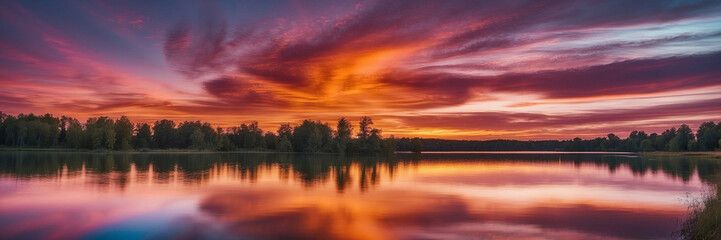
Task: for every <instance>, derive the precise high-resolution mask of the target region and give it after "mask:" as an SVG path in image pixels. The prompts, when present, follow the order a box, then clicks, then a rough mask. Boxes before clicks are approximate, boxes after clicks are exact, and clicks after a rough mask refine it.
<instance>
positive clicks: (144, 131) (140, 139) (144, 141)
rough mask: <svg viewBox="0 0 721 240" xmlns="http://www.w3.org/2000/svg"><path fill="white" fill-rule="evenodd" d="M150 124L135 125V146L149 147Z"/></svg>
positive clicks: (150, 140)
mask: <svg viewBox="0 0 721 240" xmlns="http://www.w3.org/2000/svg"><path fill="white" fill-rule="evenodd" d="M151 134H152V133H151V132H150V125H148V124H147V123H143V124H140V123H138V124H137V125H135V141H134V142H135V148H149V147H150V144H151V143H152V136H151Z"/></svg>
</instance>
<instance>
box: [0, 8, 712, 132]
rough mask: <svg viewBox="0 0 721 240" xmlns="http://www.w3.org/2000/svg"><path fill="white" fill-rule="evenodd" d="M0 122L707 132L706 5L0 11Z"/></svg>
mask: <svg viewBox="0 0 721 240" xmlns="http://www.w3.org/2000/svg"><path fill="white" fill-rule="evenodd" d="M0 111H2V112H3V113H6V114H19V113H35V114H43V113H51V114H53V115H55V116H60V115H68V116H72V117H76V118H79V119H81V120H84V119H87V118H88V117H96V116H110V117H113V118H118V117H120V116H122V115H126V116H128V117H129V118H130V120H131V121H133V122H148V123H152V122H154V121H155V120H159V119H163V118H166V119H171V120H175V121H176V122H177V121H185V120H201V121H207V122H210V123H212V124H213V125H216V126H221V127H231V126H238V125H240V124H241V123H248V122H251V121H258V122H259V124H260V126H261V127H262V128H263V129H265V130H269V131H275V130H276V129H277V127H278V125H279V124H281V123H286V122H290V123H293V124H298V123H300V122H301V121H302V120H304V119H313V120H322V121H330V122H335V121H336V120H337V119H338V118H339V117H347V118H349V119H351V120H352V121H353V123H354V124H356V123H357V121H358V119H359V118H360V117H361V116H370V117H372V118H373V120H374V122H375V126H376V127H377V128H380V129H382V130H383V135H384V136H389V135H394V136H397V137H408V136H420V137H426V138H447V139H478V140H486V139H520V140H528V139H530V140H541V139H570V138H573V137H576V136H578V137H582V138H593V137H599V136H604V135H606V134H608V133H616V134H617V135H620V136H622V137H625V136H627V135H628V132H630V131H631V130H636V129H637V130H644V131H646V132H661V131H663V130H664V129H667V128H670V127H672V126H676V127H678V126H679V125H680V124H682V123H685V124H688V125H689V126H691V127H692V128H693V129H696V128H697V127H698V125H699V124H700V123H701V122H704V121H712V120H713V121H721V1H662V0H658V1H593V0H589V1H579V0H575V1H247V2H246V1H226V2H215V1H67V2H65V1H17V2H16V1H2V2H0ZM356 128H357V127H356Z"/></svg>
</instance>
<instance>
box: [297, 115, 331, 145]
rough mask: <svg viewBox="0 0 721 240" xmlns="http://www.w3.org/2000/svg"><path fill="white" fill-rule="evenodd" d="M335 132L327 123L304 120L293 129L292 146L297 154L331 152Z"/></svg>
mask: <svg viewBox="0 0 721 240" xmlns="http://www.w3.org/2000/svg"><path fill="white" fill-rule="evenodd" d="M332 137H333V130H332V129H331V127H330V126H329V125H328V124H327V123H323V122H321V121H312V120H304V121H303V123H301V124H300V125H298V126H296V127H295V128H293V138H292V139H291V144H292V145H293V149H294V150H295V151H297V152H321V151H322V152H329V151H330V150H331V149H332V147H331V144H330V143H331V140H332Z"/></svg>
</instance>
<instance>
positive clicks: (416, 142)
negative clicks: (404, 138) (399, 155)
mask: <svg viewBox="0 0 721 240" xmlns="http://www.w3.org/2000/svg"><path fill="white" fill-rule="evenodd" d="M411 144H413V148H412V149H411V151H412V152H414V153H420V152H422V151H423V143H422V142H421V139H419V138H413V141H412V142H411Z"/></svg>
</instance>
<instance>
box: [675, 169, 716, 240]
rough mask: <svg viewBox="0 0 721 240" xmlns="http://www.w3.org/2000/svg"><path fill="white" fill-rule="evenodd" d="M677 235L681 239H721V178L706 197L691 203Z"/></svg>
mask: <svg viewBox="0 0 721 240" xmlns="http://www.w3.org/2000/svg"><path fill="white" fill-rule="evenodd" d="M677 235H678V236H679V237H680V238H681V239H721V177H719V178H717V180H716V183H715V184H714V185H713V186H712V187H711V189H710V190H709V192H708V193H707V194H706V195H705V196H704V197H702V198H700V199H696V200H692V201H691V202H690V204H689V211H688V216H687V218H686V220H685V221H684V222H683V223H682V225H681V230H679V231H678V232H677Z"/></svg>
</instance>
